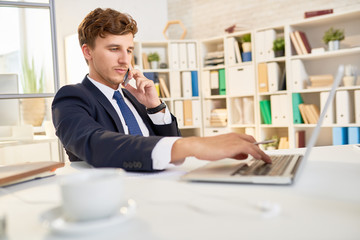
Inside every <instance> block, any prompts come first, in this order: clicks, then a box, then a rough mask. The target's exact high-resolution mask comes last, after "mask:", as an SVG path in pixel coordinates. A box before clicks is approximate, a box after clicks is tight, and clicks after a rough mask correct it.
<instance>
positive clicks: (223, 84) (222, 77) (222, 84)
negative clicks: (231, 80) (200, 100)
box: [219, 69, 226, 95]
mask: <svg viewBox="0 0 360 240" xmlns="http://www.w3.org/2000/svg"><path fill="white" fill-rule="evenodd" d="M219 94H220V95H226V82H225V69H219Z"/></svg>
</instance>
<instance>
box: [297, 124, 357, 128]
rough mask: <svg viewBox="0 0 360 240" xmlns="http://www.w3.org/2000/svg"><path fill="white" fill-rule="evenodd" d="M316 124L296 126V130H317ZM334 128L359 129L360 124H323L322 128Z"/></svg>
mask: <svg viewBox="0 0 360 240" xmlns="http://www.w3.org/2000/svg"><path fill="white" fill-rule="evenodd" d="M315 127H316V124H294V128H315ZM334 127H359V124H356V123H348V124H336V123H334V124H323V125H321V128H334Z"/></svg>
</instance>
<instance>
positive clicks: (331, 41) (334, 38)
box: [323, 27, 345, 51]
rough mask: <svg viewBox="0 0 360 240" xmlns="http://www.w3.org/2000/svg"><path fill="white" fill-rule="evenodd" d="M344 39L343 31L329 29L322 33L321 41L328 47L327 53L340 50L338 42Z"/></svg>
mask: <svg viewBox="0 0 360 240" xmlns="http://www.w3.org/2000/svg"><path fill="white" fill-rule="evenodd" d="M344 38H345V36H344V30H341V29H334V28H333V27H331V28H329V29H328V30H327V31H326V32H325V33H324V36H323V41H324V43H325V44H327V45H328V48H329V51H333V50H338V49H339V48H340V41H341V40H344Z"/></svg>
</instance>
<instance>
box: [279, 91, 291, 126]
mask: <svg viewBox="0 0 360 240" xmlns="http://www.w3.org/2000/svg"><path fill="white" fill-rule="evenodd" d="M278 96H279V101H280V115H279V118H280V119H279V122H280V125H286V126H287V125H288V124H289V122H288V119H289V118H288V113H289V111H288V99H287V95H278Z"/></svg>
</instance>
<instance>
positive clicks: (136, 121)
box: [52, 8, 271, 171]
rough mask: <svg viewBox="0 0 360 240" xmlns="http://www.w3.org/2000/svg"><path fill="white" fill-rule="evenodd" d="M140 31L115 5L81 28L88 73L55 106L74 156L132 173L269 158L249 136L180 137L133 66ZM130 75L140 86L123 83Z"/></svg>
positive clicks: (55, 118) (93, 15)
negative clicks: (191, 161) (191, 160)
mask: <svg viewBox="0 0 360 240" xmlns="http://www.w3.org/2000/svg"><path fill="white" fill-rule="evenodd" d="M136 33H137V24H136V21H135V20H134V19H132V17H131V16H129V15H127V14H123V13H120V12H118V11H115V10H113V9H100V8H97V9H95V10H93V11H92V12H90V13H89V14H88V15H87V16H86V17H85V19H84V20H83V21H82V22H81V24H80V25H79V28H78V35H79V42H80V46H81V50H82V52H83V55H84V58H85V60H86V62H87V64H88V66H89V73H88V74H87V75H86V76H85V78H84V80H83V81H82V83H80V84H76V85H67V86H64V87H62V88H61V89H60V90H59V91H58V92H57V94H56V96H55V98H54V101H53V104H52V114H53V122H54V126H55V129H56V134H57V136H58V137H59V139H60V140H61V142H62V144H63V145H64V148H65V150H66V152H67V154H68V156H69V159H70V161H86V162H88V163H89V164H91V165H93V166H95V167H121V168H123V169H125V170H128V171H154V170H162V169H164V168H166V166H167V165H168V164H169V163H173V164H175V165H177V164H181V163H182V162H183V161H184V159H185V158H186V157H188V156H195V157H197V158H199V159H206V160H218V159H222V158H225V157H231V158H234V159H239V160H241V159H245V158H247V156H248V154H251V155H252V156H253V157H255V158H257V159H262V160H264V161H265V162H271V160H270V158H269V156H268V155H266V154H265V153H264V152H263V151H262V150H261V149H260V148H259V147H258V146H257V145H255V144H253V143H254V142H255V139H254V138H253V137H252V136H249V135H245V134H237V133H229V134H224V135H219V136H214V137H187V138H182V137H180V133H179V129H178V126H177V122H176V118H175V117H174V116H173V115H172V114H171V113H170V112H169V110H168V107H167V106H166V104H165V103H164V102H162V101H161V100H160V99H159V97H158V95H157V92H156V89H155V86H154V83H153V81H152V80H149V79H147V78H146V77H144V75H143V74H142V73H141V71H139V70H136V69H132V68H131V63H130V62H131V59H132V54H133V51H134V41H133V39H134V36H135V34H136ZM126 74H128V77H129V78H133V79H135V82H136V88H134V87H132V86H131V85H130V84H128V85H127V84H126V83H125V82H124V77H125V75H126ZM170 81H171V79H170Z"/></svg>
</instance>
